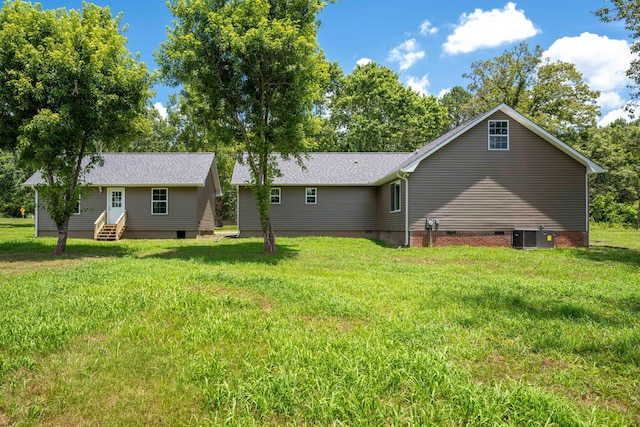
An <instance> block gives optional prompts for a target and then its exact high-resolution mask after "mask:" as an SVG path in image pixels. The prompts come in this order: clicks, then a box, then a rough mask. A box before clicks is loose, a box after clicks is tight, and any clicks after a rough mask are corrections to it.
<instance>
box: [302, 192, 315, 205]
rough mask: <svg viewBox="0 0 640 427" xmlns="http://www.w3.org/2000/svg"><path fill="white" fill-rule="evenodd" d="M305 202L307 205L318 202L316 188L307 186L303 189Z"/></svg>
mask: <svg viewBox="0 0 640 427" xmlns="http://www.w3.org/2000/svg"><path fill="white" fill-rule="evenodd" d="M305 203H306V204H307V205H315V204H316V203H318V189H317V188H307V189H305Z"/></svg>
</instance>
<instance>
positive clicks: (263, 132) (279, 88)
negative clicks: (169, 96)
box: [157, 0, 328, 253]
mask: <svg viewBox="0 0 640 427" xmlns="http://www.w3.org/2000/svg"><path fill="white" fill-rule="evenodd" d="M324 5H325V2H324V1H323V0H296V1H288V0H245V1H217V0H216V1H214V0H204V1H194V0H172V1H170V2H169V8H170V9H171V12H172V13H173V15H174V16H175V18H176V19H175V21H174V27H173V28H171V29H170V30H169V34H168V40H167V41H166V42H165V43H163V44H162V46H161V48H160V50H159V52H158V53H157V57H158V62H159V64H160V67H161V73H162V75H163V77H164V80H165V82H167V83H170V84H175V85H178V84H182V85H183V87H185V88H186V93H187V94H190V95H191V96H192V97H193V96H197V97H198V99H199V100H200V101H201V103H200V105H201V106H202V107H204V108H203V109H202V110H201V111H206V113H207V115H208V116H207V120H210V122H211V126H213V128H214V129H215V131H216V133H217V134H219V135H221V136H222V135H229V136H230V138H229V139H228V140H229V141H232V142H233V143H238V144H239V145H240V150H239V151H244V152H246V153H247V155H246V157H244V158H243V159H244V161H246V162H247V163H248V164H249V169H250V171H251V176H252V178H253V182H252V184H253V188H254V189H256V192H255V195H256V200H258V205H265V204H266V203H267V202H268V200H267V199H266V198H265V197H266V196H265V195H267V196H268V194H269V191H267V190H268V189H269V188H270V186H271V183H272V182H273V178H274V176H275V173H276V167H275V158H274V156H273V153H275V152H279V153H281V154H282V155H283V156H285V157H287V156H294V157H296V158H298V159H299V160H301V159H302V157H301V154H302V153H304V152H306V151H308V149H309V147H310V141H309V140H308V139H307V138H306V134H307V132H308V130H309V129H310V128H314V127H315V126H314V125H313V122H314V120H313V117H312V107H313V103H314V102H315V101H316V100H317V99H318V98H319V97H320V95H321V93H322V91H323V90H324V88H325V85H326V84H325V82H326V81H327V79H328V76H327V71H328V67H327V64H326V62H325V60H324V56H323V54H322V52H321V51H320V49H319V47H318V43H317V41H316V32H317V27H318V24H317V22H316V16H317V14H318V13H319V12H320V10H321V9H322V7H324ZM260 213H261V215H260V219H261V223H262V228H263V233H264V237H265V252H267V253H274V252H275V238H274V236H273V233H272V231H271V226H270V218H269V209H262V210H261V212H260Z"/></svg>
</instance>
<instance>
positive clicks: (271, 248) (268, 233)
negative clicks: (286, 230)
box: [262, 220, 276, 255]
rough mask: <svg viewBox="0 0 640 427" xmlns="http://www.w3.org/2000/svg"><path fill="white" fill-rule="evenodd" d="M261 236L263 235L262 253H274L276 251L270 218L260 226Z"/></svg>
mask: <svg viewBox="0 0 640 427" xmlns="http://www.w3.org/2000/svg"><path fill="white" fill-rule="evenodd" d="M262 236H263V237H264V253H265V255H275V253H276V236H275V235H274V234H273V227H272V226H271V220H268V221H267V223H266V224H265V225H264V226H263V227H262Z"/></svg>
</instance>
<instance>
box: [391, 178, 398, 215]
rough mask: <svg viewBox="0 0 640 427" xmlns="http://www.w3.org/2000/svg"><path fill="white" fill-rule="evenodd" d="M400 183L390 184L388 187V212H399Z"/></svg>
mask: <svg viewBox="0 0 640 427" xmlns="http://www.w3.org/2000/svg"><path fill="white" fill-rule="evenodd" d="M400 193H401V187H400V181H395V182H392V183H391V184H390V185H389V211H390V212H398V211H400Z"/></svg>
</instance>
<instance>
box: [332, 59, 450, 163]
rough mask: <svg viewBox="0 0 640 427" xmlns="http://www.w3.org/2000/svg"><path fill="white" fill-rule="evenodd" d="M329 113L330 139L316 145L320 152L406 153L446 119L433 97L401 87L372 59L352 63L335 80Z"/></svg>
mask: <svg viewBox="0 0 640 427" xmlns="http://www.w3.org/2000/svg"><path fill="white" fill-rule="evenodd" d="M329 112H330V114H331V115H330V119H329V122H330V123H331V124H332V125H333V128H334V129H335V133H336V137H335V140H333V141H328V142H329V143H330V144H326V145H328V146H323V147H320V148H321V149H324V150H326V151H412V150H414V149H416V148H417V147H420V146H422V145H424V144H426V143H427V142H429V141H431V140H432V139H434V138H436V137H437V136H438V135H440V134H441V133H442V131H443V130H445V129H446V127H447V122H448V118H447V110H446V108H444V107H443V106H441V105H440V103H439V102H438V100H437V99H436V98H435V97H434V96H428V95H420V94H418V93H417V92H415V91H413V90H411V89H409V88H407V87H405V86H403V85H402V83H400V81H399V80H398V76H397V74H396V73H394V72H393V71H392V70H390V69H389V68H387V67H384V66H382V65H379V64H377V63H375V62H370V63H368V64H366V65H358V66H356V68H355V70H353V72H352V73H351V74H349V75H347V76H346V77H344V78H342V79H341V80H340V81H339V82H338V83H337V85H336V87H335V88H334V91H333V93H331V98H330V102H329ZM326 142H327V141H325V143H326Z"/></svg>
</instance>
